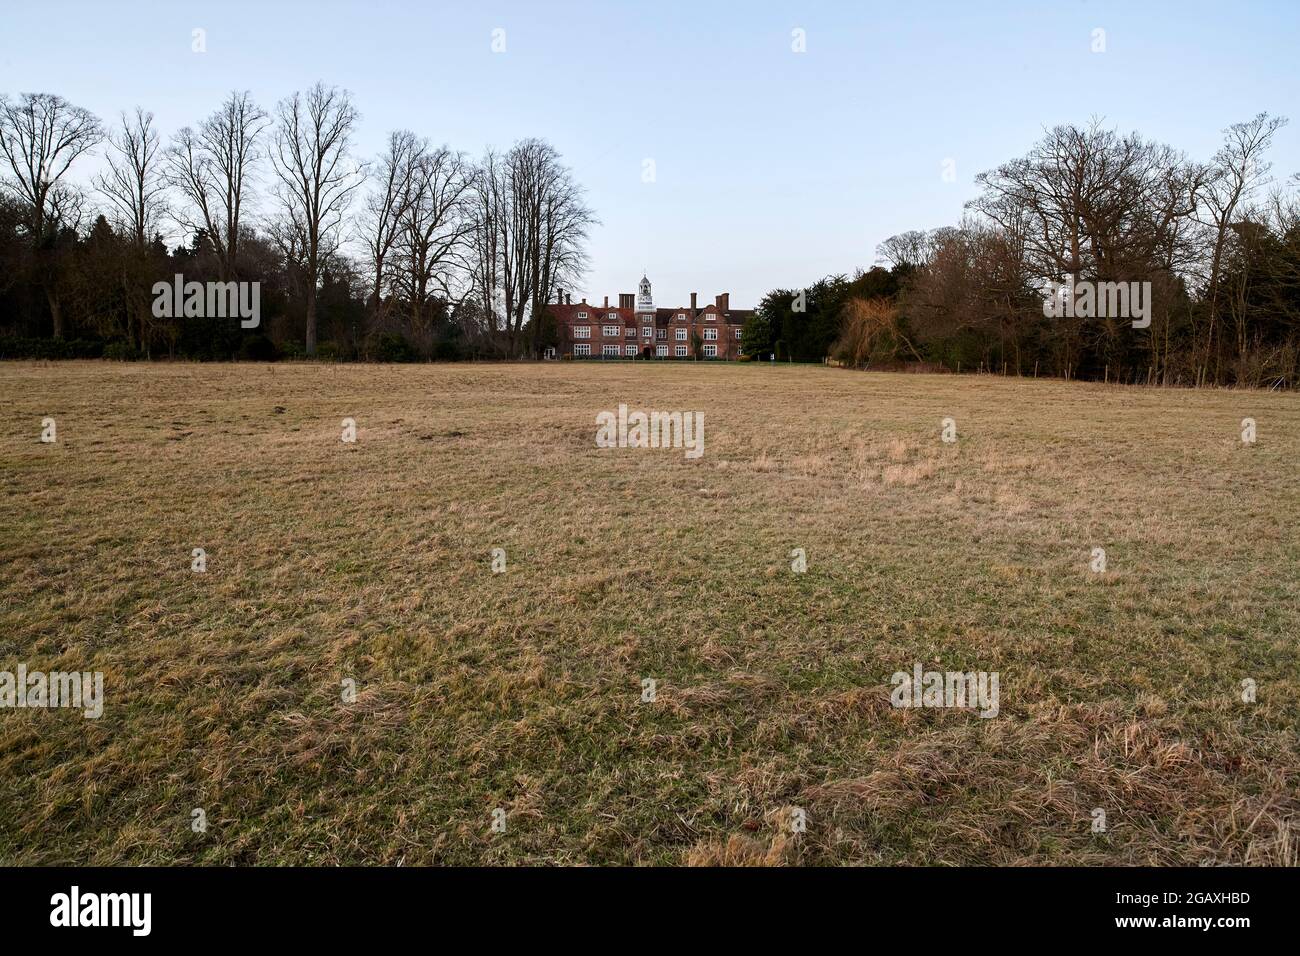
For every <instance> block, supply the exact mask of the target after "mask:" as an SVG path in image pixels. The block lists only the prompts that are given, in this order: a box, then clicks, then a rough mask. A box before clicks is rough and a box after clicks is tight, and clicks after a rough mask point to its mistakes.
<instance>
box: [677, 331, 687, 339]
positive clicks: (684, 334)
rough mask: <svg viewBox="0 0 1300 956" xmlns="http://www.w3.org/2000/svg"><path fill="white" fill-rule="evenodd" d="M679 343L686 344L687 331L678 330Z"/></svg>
mask: <svg viewBox="0 0 1300 956" xmlns="http://www.w3.org/2000/svg"><path fill="white" fill-rule="evenodd" d="M677 341H678V342H685V341H686V330H685V329H678V330H677Z"/></svg>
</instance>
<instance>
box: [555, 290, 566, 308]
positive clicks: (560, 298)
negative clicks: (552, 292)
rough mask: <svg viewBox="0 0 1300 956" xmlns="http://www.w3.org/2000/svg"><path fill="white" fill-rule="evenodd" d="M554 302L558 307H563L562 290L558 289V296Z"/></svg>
mask: <svg viewBox="0 0 1300 956" xmlns="http://www.w3.org/2000/svg"><path fill="white" fill-rule="evenodd" d="M555 301H556V303H557V304H559V305H564V290H563V289H560V290H559V296H558V297H557V298H556V300H555Z"/></svg>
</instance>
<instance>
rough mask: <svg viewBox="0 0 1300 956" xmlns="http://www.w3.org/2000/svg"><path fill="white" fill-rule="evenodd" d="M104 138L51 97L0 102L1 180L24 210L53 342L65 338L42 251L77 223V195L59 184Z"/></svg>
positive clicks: (53, 273) (53, 270) (51, 264)
mask: <svg viewBox="0 0 1300 956" xmlns="http://www.w3.org/2000/svg"><path fill="white" fill-rule="evenodd" d="M103 135H104V132H103V127H102V126H101V125H100V122H99V119H98V117H96V116H95V115H94V114H93V113H91V112H90V111H89V110H86V109H83V108H82V107H80V106H73V105H72V104H71V103H69V102H68V101H67V100H65V99H64V98H63V97H61V96H56V95H54V94H53V93H24V94H22V96H20V97H19V98H18V100H17V102H13V103H11V102H9V101H8V100H7V99H5V98H3V97H0V153H2V154H3V155H4V160H5V165H6V166H7V170H6V174H5V177H4V178H5V180H6V182H7V184H8V185H9V187H10V188H11V189H13V191H14V193H16V194H17V196H18V198H19V200H20V202H21V203H22V204H23V206H24V212H25V218H26V223H25V225H26V227H27V230H28V233H29V235H30V237H31V241H32V245H33V247H34V249H35V250H36V251H37V260H38V272H39V274H40V282H41V286H42V287H43V289H44V291H45V297H46V301H47V302H48V303H49V307H50V317H51V319H52V320H53V324H54V337H55V338H62V337H63V311H62V308H61V305H60V297H59V290H58V276H57V263H56V259H57V256H54V255H43V254H42V253H43V252H44V251H45V250H44V248H43V247H44V246H45V245H46V243H47V241H48V240H50V239H51V238H52V234H54V233H57V231H58V230H59V229H60V228H61V227H62V226H65V225H67V224H68V223H69V222H71V221H72V220H73V217H74V216H77V217H79V215H80V210H81V196H80V193H79V192H78V191H77V190H75V189H74V188H72V187H71V186H70V185H69V184H67V183H65V182H62V181H61V180H62V179H63V177H64V175H65V174H66V173H67V172H68V169H69V167H71V166H72V164H73V162H75V161H76V159H77V158H78V157H79V156H81V155H82V154H83V153H85V152H87V151H88V150H90V149H93V148H94V146H95V145H96V144H97V143H98V142H99V141H100V140H101V139H102V138H103ZM74 227H75V223H74ZM50 251H51V253H54V252H57V250H50Z"/></svg>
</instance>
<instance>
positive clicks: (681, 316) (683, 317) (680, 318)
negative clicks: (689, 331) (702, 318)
mask: <svg viewBox="0 0 1300 956" xmlns="http://www.w3.org/2000/svg"><path fill="white" fill-rule="evenodd" d="M677 321H678V322H685V321H686V313H685V312H678V313H677Z"/></svg>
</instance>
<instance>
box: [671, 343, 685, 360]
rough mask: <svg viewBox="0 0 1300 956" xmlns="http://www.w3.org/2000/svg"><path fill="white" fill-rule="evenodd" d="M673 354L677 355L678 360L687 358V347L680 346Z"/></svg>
mask: <svg viewBox="0 0 1300 956" xmlns="http://www.w3.org/2000/svg"><path fill="white" fill-rule="evenodd" d="M673 352H674V354H676V356H677V357H678V358H683V357H685V355H686V346H685V345H678V346H676V347H675V348H674V349H673Z"/></svg>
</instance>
